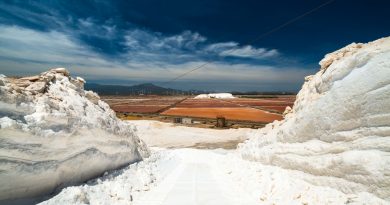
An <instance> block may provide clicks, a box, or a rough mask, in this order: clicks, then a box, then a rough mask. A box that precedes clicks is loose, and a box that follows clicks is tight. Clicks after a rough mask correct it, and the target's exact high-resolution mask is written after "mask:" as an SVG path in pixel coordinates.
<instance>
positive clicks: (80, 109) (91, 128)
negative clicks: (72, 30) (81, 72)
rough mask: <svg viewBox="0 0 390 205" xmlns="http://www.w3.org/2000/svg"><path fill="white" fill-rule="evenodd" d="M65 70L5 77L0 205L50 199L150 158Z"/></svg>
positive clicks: (0, 109)
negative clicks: (46, 196) (58, 191)
mask: <svg viewBox="0 0 390 205" xmlns="http://www.w3.org/2000/svg"><path fill="white" fill-rule="evenodd" d="M84 83H85V81H84V80H83V79H82V78H76V79H75V78H72V77H70V76H69V72H68V71H67V70H66V69H64V68H57V69H52V70H50V71H47V72H44V73H42V74H40V75H38V76H31V77H25V78H7V77H5V76H3V75H1V76H0V128H1V129H0V184H1V186H0V203H3V202H4V203H6V201H7V200H12V199H22V198H25V199H28V198H31V197H37V196H41V195H44V194H48V193H50V192H52V191H54V190H55V189H58V188H62V187H64V186H67V185H71V184H75V183H80V182H83V181H86V180H88V179H91V178H93V177H96V176H98V175H101V174H102V173H104V172H105V171H107V170H112V169H117V168H119V167H122V166H124V165H126V164H129V163H132V162H136V161H139V160H142V159H143V158H144V157H146V156H148V153H149V151H148V149H147V148H146V146H145V145H144V144H143V142H142V141H140V140H139V138H138V137H137V136H136V135H135V134H134V130H133V128H132V127H130V126H129V125H128V124H125V123H124V122H122V121H120V120H119V119H118V118H117V117H116V116H115V113H114V111H112V110H111V109H110V107H109V106H108V105H107V104H106V103H104V102H103V101H101V100H100V98H99V96H98V95H97V94H96V93H94V92H91V91H84V88H83V87H84Z"/></svg>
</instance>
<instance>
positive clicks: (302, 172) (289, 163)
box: [239, 37, 390, 200]
mask: <svg viewBox="0 0 390 205" xmlns="http://www.w3.org/2000/svg"><path fill="white" fill-rule="evenodd" d="M320 65H321V70H320V71H319V72H318V73H316V74H315V75H313V76H308V77H306V82H305V84H304V85H303V87H302V89H301V91H300V92H299V94H298V96H297V100H296V101H295V104H294V107H293V110H292V111H291V112H290V113H289V114H287V116H286V119H285V120H283V121H280V122H274V123H272V124H269V125H267V126H266V127H265V128H263V129H260V130H258V133H257V134H255V135H253V136H252V138H251V139H250V140H248V141H247V142H246V143H244V144H241V145H240V146H239V152H240V153H241V155H242V156H243V157H244V158H246V159H250V160H254V161H258V162H261V163H262V164H264V165H272V166H277V167H281V168H284V169H285V170H286V172H290V173H294V174H293V177H295V178H301V179H303V180H305V181H307V182H309V183H311V184H313V185H318V186H326V187H331V188H334V189H337V190H339V191H342V192H344V193H346V194H356V195H359V196H361V195H365V194H367V193H370V194H372V195H373V196H374V195H375V196H376V197H379V198H382V199H385V200H390V37H388V38H383V39H379V40H377V41H374V42H371V43H367V44H355V43H354V44H351V45H348V46H346V47H345V48H342V49H340V50H338V51H336V52H334V53H330V54H328V55H326V56H325V58H324V59H323V60H322V61H321V62H320ZM289 170H290V171H289ZM296 171H298V172H296ZM363 198H364V197H363Z"/></svg>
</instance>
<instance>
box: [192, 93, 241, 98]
mask: <svg viewBox="0 0 390 205" xmlns="http://www.w3.org/2000/svg"><path fill="white" fill-rule="evenodd" d="M194 98H195V99H209V98H218V99H231V98H235V97H234V96H233V95H232V94H230V93H210V94H200V95H197V96H195V97H194Z"/></svg>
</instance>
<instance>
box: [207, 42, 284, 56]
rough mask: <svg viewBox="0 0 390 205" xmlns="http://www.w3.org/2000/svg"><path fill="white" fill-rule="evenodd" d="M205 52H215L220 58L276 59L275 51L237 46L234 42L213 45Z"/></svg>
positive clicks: (276, 52) (276, 53)
mask: <svg viewBox="0 0 390 205" xmlns="http://www.w3.org/2000/svg"><path fill="white" fill-rule="evenodd" d="M206 51H209V52H215V53H217V54H218V55H220V56H233V57H242V58H255V59H265V58H270V57H276V56H278V55H279V52H278V51H277V50H276V49H265V48H255V47H253V46H250V45H247V46H239V45H238V43H236V42H223V43H215V44H211V45H209V46H207V47H206Z"/></svg>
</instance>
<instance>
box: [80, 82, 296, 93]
mask: <svg viewBox="0 0 390 205" xmlns="http://www.w3.org/2000/svg"><path fill="white" fill-rule="evenodd" d="M84 88H85V90H92V91H94V92H97V93H98V94H99V95H198V94H204V93H213V92H210V91H200V90H190V91H183V90H177V89H172V88H164V87H161V86H157V85H154V84H152V83H143V84H138V85H133V86H126V85H103V84H96V83H86V84H85V86H84ZM231 93H232V94H233V95H295V94H296V93H294V92H231Z"/></svg>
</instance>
